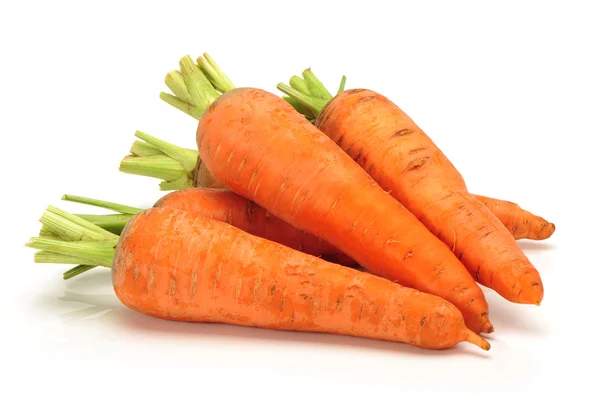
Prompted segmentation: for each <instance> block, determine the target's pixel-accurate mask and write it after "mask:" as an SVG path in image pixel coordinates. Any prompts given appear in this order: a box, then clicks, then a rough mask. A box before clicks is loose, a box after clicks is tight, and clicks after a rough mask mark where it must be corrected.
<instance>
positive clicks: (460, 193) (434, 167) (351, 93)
mask: <svg viewBox="0 0 600 402" xmlns="http://www.w3.org/2000/svg"><path fill="white" fill-rule="evenodd" d="M304 79H305V80H307V81H309V82H310V83H311V85H312V86H313V87H315V88H320V89H319V90H318V91H315V92H316V95H315V96H308V95H305V94H303V93H301V92H300V91H297V90H294V89H293V88H291V87H289V86H287V85H285V84H281V83H280V84H279V85H278V88H279V89H280V90H281V91H282V92H284V93H286V94H288V95H291V96H296V97H297V99H298V100H299V101H302V102H303V103H305V105H306V106H307V107H310V108H311V109H312V110H313V111H314V113H315V115H316V116H317V117H316V121H315V125H316V126H317V127H318V128H319V129H320V130H322V132H324V133H325V134H327V135H328V136H329V137H330V138H331V140H333V141H335V143H336V144H337V145H339V147H340V148H341V149H343V150H344V151H345V152H346V153H347V154H348V155H349V157H351V158H352V159H353V160H354V161H356V162H357V163H358V164H359V165H360V166H362V167H363V169H364V170H365V171H366V172H367V173H368V174H369V175H370V176H371V177H373V179H374V180H375V181H376V182H377V183H378V184H379V185H381V186H382V187H383V188H384V189H385V190H387V191H389V192H390V194H391V195H392V196H393V197H394V198H396V199H397V200H398V201H400V202H401V203H402V204H403V205H404V206H405V207H406V208H408V209H409V210H410V211H411V212H412V213H413V214H414V215H415V216H416V217H418V218H419V219H420V220H421V222H423V223H424V224H425V226H427V228H428V229H429V230H430V231H431V232H432V233H434V234H435V235H436V236H437V237H439V238H440V239H441V240H442V241H443V242H444V243H446V244H447V245H448V247H450V248H451V249H452V251H453V252H454V253H455V255H456V256H457V257H458V258H459V260H460V261H461V262H463V263H464V265H465V266H466V267H467V269H468V270H469V272H471V275H472V276H473V278H475V279H476V280H477V281H478V282H479V283H481V284H482V285H484V286H487V287H489V288H492V289H494V290H495V291H496V292H498V293H499V294H500V295H502V296H503V297H504V298H506V299H507V300H510V301H512V302H516V303H525V304H538V305H539V304H540V302H541V301H542V298H543V293H544V291H543V285H542V280H541V278H540V275H539V273H538V271H537V270H536V269H535V268H534V266H533V265H532V264H531V262H530V261H529V260H528V258H527V257H526V256H525V254H524V253H523V251H522V250H521V249H520V248H519V246H518V245H517V243H516V241H515V239H514V238H513V236H512V235H511V234H510V232H509V231H508V230H507V229H506V228H505V227H504V226H503V225H502V223H501V222H500V220H499V219H498V218H496V217H495V216H494V215H493V214H492V212H491V211H490V210H489V209H488V208H486V207H485V206H484V205H483V204H482V203H481V202H479V201H478V200H477V199H476V198H475V197H474V196H473V195H472V194H470V193H469V192H468V190H467V187H466V185H465V182H464V180H463V178H462V176H461V175H460V173H459V172H458V171H457V170H456V168H455V167H454V166H453V165H452V163H451V162H450V161H449V160H448V158H446V156H445V155H444V154H443V153H442V151H441V150H440V149H439V148H438V147H437V146H436V145H435V143H434V142H433V141H432V140H431V139H430V138H429V137H428V136H427V135H426V134H425V133H424V132H423V131H422V130H421V129H420V128H419V127H418V126H417V124H416V123H415V122H413V121H412V120H411V119H410V117H409V116H407V115H406V114H405V113H404V112H403V111H402V110H401V109H400V108H399V107H398V106H397V105H395V104H394V103H393V102H392V101H390V100H389V99H388V98H386V97H385V96H383V95H381V94H379V93H377V92H374V91H371V90H367V89H354V90H347V91H344V92H342V93H339V94H337V95H336V96H335V97H332V96H331V95H329V96H326V94H325V91H326V90H325V89H324V87H322V84H321V83H320V82H319V81H318V79H317V78H316V77H315V76H314V74H313V73H312V72H311V71H310V69H309V70H306V71H305V73H304ZM327 98H328V99H327Z"/></svg>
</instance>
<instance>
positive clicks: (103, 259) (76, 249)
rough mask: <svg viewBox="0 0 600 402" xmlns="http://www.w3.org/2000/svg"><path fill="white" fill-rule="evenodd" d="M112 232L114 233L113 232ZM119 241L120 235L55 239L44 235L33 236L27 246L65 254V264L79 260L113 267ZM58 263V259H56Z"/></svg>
mask: <svg viewBox="0 0 600 402" xmlns="http://www.w3.org/2000/svg"><path fill="white" fill-rule="evenodd" d="M111 234H112V233H111ZM117 242H118V236H117V239H115V240H95V241H90V240H87V241H86V240H79V241H77V240H74V241H68V240H55V239H46V238H44V237H33V238H31V239H30V240H29V242H28V243H27V247H30V248H33V249H36V250H42V251H50V252H53V253H55V254H63V255H65V256H66V257H65V262H64V263H65V264H73V263H75V262H76V261H78V262H79V263H80V264H86V265H100V266H103V267H109V268H110V267H111V266H112V261H113V258H114V256H115V247H116V245H117ZM54 262H55V263H58V261H57V260H55V261H54Z"/></svg>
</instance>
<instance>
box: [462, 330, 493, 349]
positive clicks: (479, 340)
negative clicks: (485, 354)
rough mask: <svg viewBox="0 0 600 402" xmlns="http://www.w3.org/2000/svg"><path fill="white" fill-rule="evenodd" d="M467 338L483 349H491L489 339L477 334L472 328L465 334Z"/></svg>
mask: <svg viewBox="0 0 600 402" xmlns="http://www.w3.org/2000/svg"><path fill="white" fill-rule="evenodd" d="M465 340H466V341H467V342H469V343H472V344H473V345H477V346H479V347H480V348H481V349H483V350H490V348H491V345H490V344H489V342H488V341H486V340H485V339H483V338H482V337H481V336H479V335H477V334H476V333H475V332H473V331H471V330H467V334H466V336H465Z"/></svg>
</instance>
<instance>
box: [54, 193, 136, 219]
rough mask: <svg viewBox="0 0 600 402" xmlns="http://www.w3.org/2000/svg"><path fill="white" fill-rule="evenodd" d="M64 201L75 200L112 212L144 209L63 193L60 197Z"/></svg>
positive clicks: (131, 212) (125, 212)
mask: <svg viewBox="0 0 600 402" xmlns="http://www.w3.org/2000/svg"><path fill="white" fill-rule="evenodd" d="M61 199H62V200H64V201H71V202H76V203H78V204H85V205H91V206H93V207H100V208H105V209H110V210H111V211H114V212H120V213H122V214H130V215H135V214H139V213H140V212H143V211H144V210H143V209H141V208H135V207H130V206H128V205H123V204H117V203H115V202H109V201H102V200H96V199H94V198H87V197H81V196H78V195H72V194H65V195H63V196H62V198H61Z"/></svg>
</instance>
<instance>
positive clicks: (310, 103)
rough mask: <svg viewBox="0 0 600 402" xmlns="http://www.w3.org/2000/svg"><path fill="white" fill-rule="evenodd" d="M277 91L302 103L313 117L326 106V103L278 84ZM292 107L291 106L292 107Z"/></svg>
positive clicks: (281, 83)
mask: <svg viewBox="0 0 600 402" xmlns="http://www.w3.org/2000/svg"><path fill="white" fill-rule="evenodd" d="M277 89H279V90H280V91H281V92H283V93H284V94H286V95H288V96H289V97H291V98H293V99H296V100H297V101H298V102H300V103H302V104H303V105H304V106H305V107H307V108H308V109H309V110H310V111H311V113H312V114H313V115H314V116H318V115H319V113H320V112H321V110H323V108H324V107H325V105H326V104H327V101H326V100H324V99H321V98H318V97H316V96H312V95H307V94H305V93H302V92H300V91H298V90H297V89H294V88H292V87H291V86H289V85H286V84H284V83H283V82H280V83H279V84H277ZM292 106H293V105H292Z"/></svg>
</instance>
